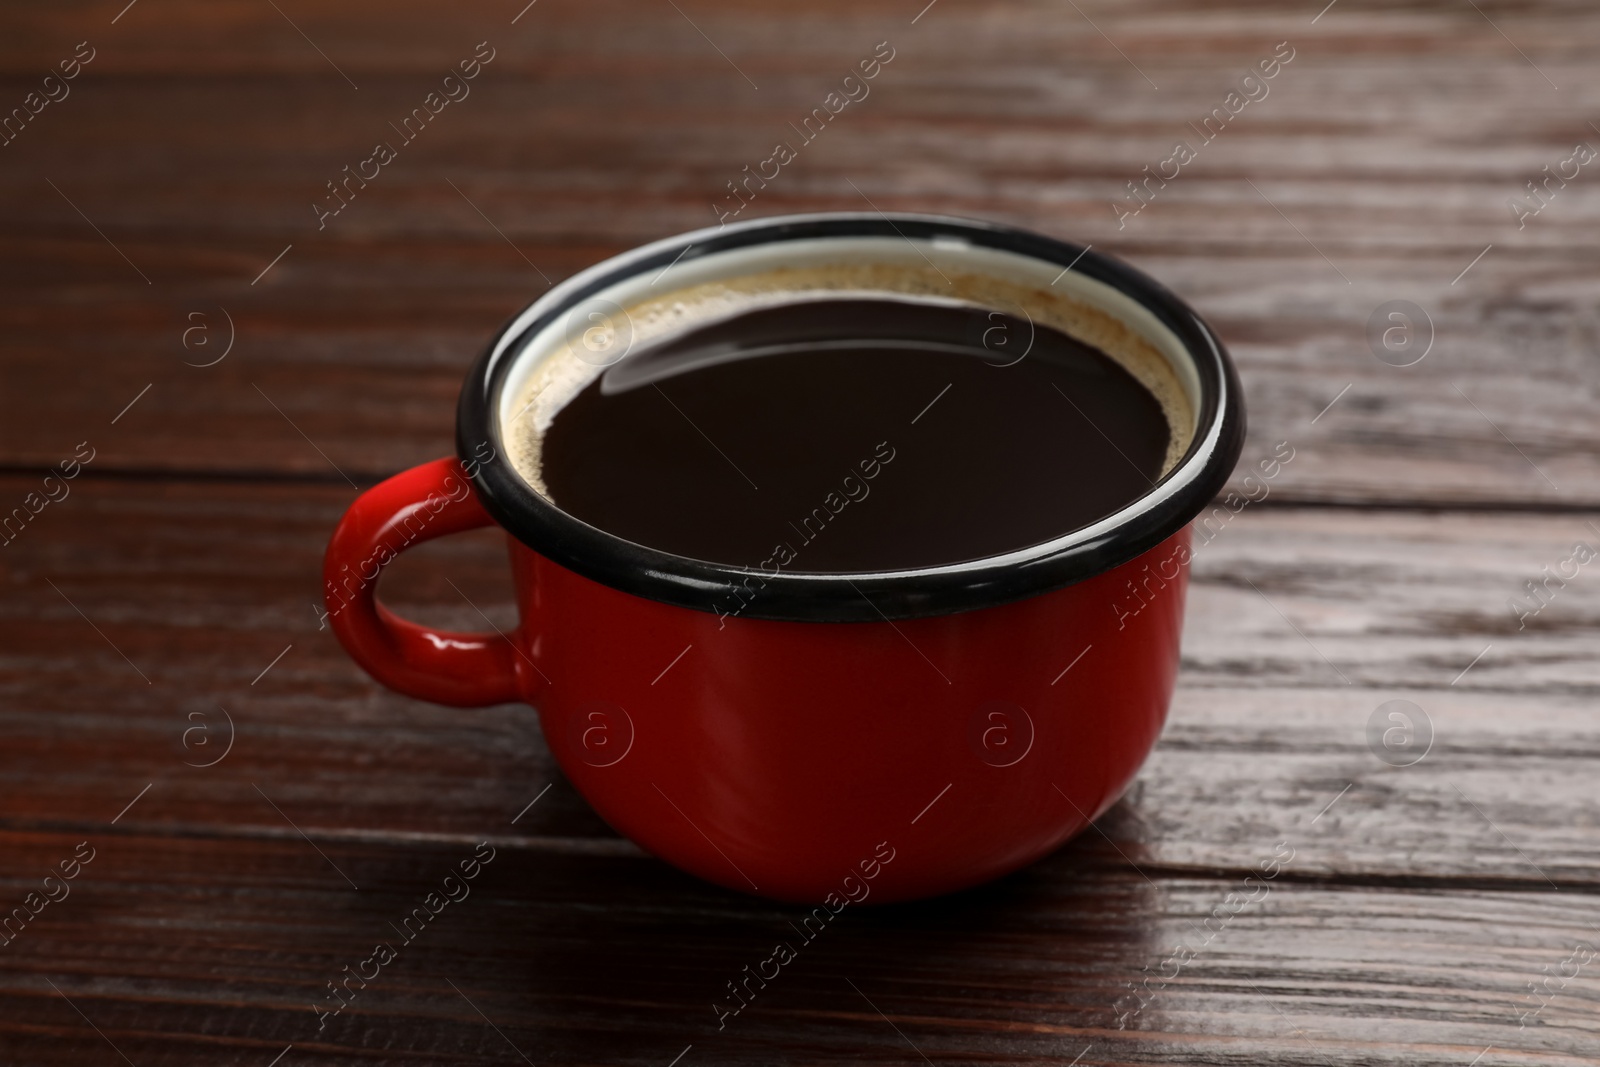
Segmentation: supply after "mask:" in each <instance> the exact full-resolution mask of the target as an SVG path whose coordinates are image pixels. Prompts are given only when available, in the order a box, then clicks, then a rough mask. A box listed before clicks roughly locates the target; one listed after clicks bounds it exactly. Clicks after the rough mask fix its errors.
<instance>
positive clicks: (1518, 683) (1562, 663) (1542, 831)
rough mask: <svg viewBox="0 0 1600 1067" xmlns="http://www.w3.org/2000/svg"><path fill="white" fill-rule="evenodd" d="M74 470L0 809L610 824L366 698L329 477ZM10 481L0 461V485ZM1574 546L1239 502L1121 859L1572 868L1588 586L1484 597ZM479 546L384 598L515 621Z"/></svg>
mask: <svg viewBox="0 0 1600 1067" xmlns="http://www.w3.org/2000/svg"><path fill="white" fill-rule="evenodd" d="M72 484H73V485H74V489H73V492H72V495H71V496H70V497H68V498H67V499H66V500H64V501H62V502H60V503H59V504H52V505H50V506H49V507H48V508H47V509H46V510H45V511H44V512H43V513H42V514H41V515H40V516H39V518H38V519H37V520H35V523H34V525H31V526H29V527H28V528H27V529H25V530H24V531H23V533H22V536H20V537H18V538H17V539H16V540H15V541H13V542H12V543H10V544H9V545H8V546H6V547H5V550H4V555H3V556H0V563H3V564H4V568H5V570H4V572H3V576H4V581H5V582H6V585H7V587H8V588H9V589H10V590H11V595H10V596H8V597H7V598H6V599H5V601H4V602H3V604H0V633H3V634H4V641H3V642H0V648H4V649H5V652H4V657H3V659H0V692H3V693H4V702H3V703H4V707H5V709H6V710H5V712H4V714H3V715H0V732H3V735H4V738H5V741H4V744H5V750H6V751H7V752H8V753H13V754H14V758H12V759H8V760H6V761H4V763H3V764H0V789H3V795H4V796H5V798H6V799H5V803H4V805H3V806H0V810H3V811H4V812H5V813H6V820H7V822H6V825H9V826H13V827H20V826H31V827H38V828H50V827H56V828H60V829H62V830H65V829H66V828H68V827H80V826H81V827H93V826H97V825H100V824H102V822H103V821H105V820H109V819H110V818H111V817H112V816H114V815H115V814H116V813H117V812H118V811H119V810H120V809H121V808H122V807H123V806H124V805H126V804H127V803H128V802H129V801H130V799H132V798H133V797H134V795H135V794H136V793H138V792H139V791H140V790H142V789H144V787H145V786H147V785H149V786H151V788H150V790H149V792H148V794H147V795H145V796H144V797H143V798H142V799H141V800H140V801H139V803H138V804H137V805H136V806H135V807H134V808H133V810H132V811H130V812H129V814H128V815H127V816H126V817H125V819H124V820H123V824H125V825H127V826H129V827H133V828H137V829H140V830H141V831H144V832H155V831H156V830H158V829H160V828H166V829H167V830H168V831H170V832H173V833H180V834H194V835H201V836H205V835H212V834H245V835H250V836H257V837H286V838H287V837H292V836H293V834H294V831H293V829H292V827H291V825H290V820H292V821H293V823H294V824H295V825H299V826H301V827H304V828H307V829H309V830H315V831H316V832H318V833H324V834H331V835H333V836H334V837H336V838H338V839H340V840H371V839H378V840H395V841H404V840H407V839H408V835H416V834H422V835H429V834H433V835H447V836H449V839H452V840H454V839H456V838H459V837H460V836H461V835H464V834H473V833H479V834H496V835H499V836H501V837H504V838H505V839H506V840H508V841H514V840H520V839H522V838H538V839H540V840H541V841H543V839H546V838H549V839H557V840H556V842H555V843H550V844H549V847H552V848H564V847H568V846H567V845H565V844H562V843H561V842H569V841H571V840H573V839H579V838H583V839H586V838H592V837H599V838H604V839H609V831H608V830H606V829H605V828H604V826H603V825H602V824H600V822H599V820H598V819H596V818H595V816H594V815H593V814H592V813H591V812H590V811H589V810H588V808H587V807H586V805H584V804H583V802H582V800H581V798H579V797H578V796H577V795H576V794H575V793H574V792H573V791H572V790H571V788H570V787H569V786H568V785H567V784H566V783H565V782H564V780H563V779H562V778H561V777H560V774H559V772H558V771H557V770H556V769H555V768H554V766H553V765H552V763H551V761H550V757H549V755H548V753H547V751H546V750H545V748H544V745H543V742H542V740H541V738H540V736H539V733H538V728H537V725H536V721H535V718H534V716H533V714H532V713H531V712H530V711H529V710H527V709H525V708H520V707H516V706H504V707H498V708H491V709H483V710H475V711H461V710H454V709H447V708H437V707H433V706H430V705H426V704H422V703H419V702H416V701H411V700H408V699H405V698H402V697H399V696H396V695H394V694H391V693H388V692H385V691H383V690H382V689H380V688H379V687H378V686H377V685H376V684H375V683H373V682H371V681H370V680H369V679H367V678H366V677H365V676H364V675H363V674H362V673H361V672H360V671H359V670H358V669H357V668H356V667H355V666H354V665H353V664H352V663H351V662H350V661H349V660H348V658H347V657H346V656H345V655H344V653H343V652H342V650H340V649H339V648H338V646H337V644H336V643H335V642H334V641H333V639H332V636H331V634H329V633H328V632H327V631H325V630H322V631H319V630H318V625H319V620H318V617H317V613H316V609H315V607H314V602H315V598H316V596H317V594H318V587H317V578H316V575H317V573H318V561H319V560H320V556H321V552H322V549H323V546H324V543H325V540H326V537H327V534H328V531H329V530H330V529H331V528H332V525H333V523H334V522H335V520H336V519H337V516H338V514H339V512H340V510H341V508H342V507H343V506H344V505H345V503H346V502H347V501H348V500H349V499H350V498H351V496H352V495H353V493H352V492H351V491H350V490H349V489H348V487H343V488H341V487H338V486H283V485H276V484H254V485H234V484H230V483H216V484H208V483H172V482H163V481H154V482H149V481H145V482H141V481H131V480H123V479H111V478H94V477H92V476H89V475H85V476H83V477H81V478H80V479H79V480H78V481H76V482H74V483H72ZM29 488H31V485H30V484H29V483H28V482H26V481H25V480H23V479H19V478H7V479H0V492H4V493H5V494H7V495H6V497H5V499H12V498H17V499H20V498H21V496H22V494H23V493H24V492H26V491H27V489H29ZM1577 540H1585V541H1587V542H1588V543H1591V544H1593V543H1596V542H1597V541H1600V534H1596V533H1595V532H1594V531H1592V530H1589V529H1588V527H1587V526H1586V524H1585V523H1584V522H1582V521H1580V520H1579V519H1578V518H1577V517H1574V516H1567V515H1544V516H1528V515H1501V514H1467V513H1446V514H1427V513H1415V512H1352V511H1347V510H1342V509H1307V508H1287V507H1279V508H1274V507H1270V506H1267V507H1257V508H1254V509H1248V510H1246V511H1245V512H1244V513H1243V514H1241V515H1239V516H1238V517H1237V518H1235V519H1233V520H1232V521H1231V522H1230V523H1229V524H1228V525H1227V526H1226V527H1225V528H1223V529H1222V531H1221V532H1220V533H1219V534H1218V535H1217V536H1216V538H1215V540H1214V541H1213V542H1212V543H1211V544H1210V545H1209V546H1207V547H1206V548H1204V549H1202V550H1201V552H1200V554H1199V556H1198V558H1197V562H1196V564H1195V584H1194V586H1193V587H1192V591H1191V599H1190V614H1189V618H1188V628H1187V631H1186V638H1185V640H1186V645H1185V653H1184V667H1183V672H1182V675H1181V683H1180V688H1179V693H1178V696H1177V699H1176V702H1175V706H1174V711H1173V715H1172V720H1171V722H1170V724H1169V727H1168V729H1167V732H1166V735H1165V737H1164V739H1163V741H1162V743H1161V746H1160V747H1159V748H1158V749H1157V752H1156V754H1155V756H1154V757H1153V758H1152V761H1151V762H1150V764H1149V765H1148V766H1147V768H1146V770H1145V771H1144V773H1143V774H1142V776H1141V778H1140V779H1139V784H1138V785H1137V787H1136V788H1135V790H1134V792H1133V793H1132V794H1131V795H1130V797H1129V798H1128V800H1127V801H1125V803H1124V804H1123V805H1122V807H1121V808H1120V809H1119V810H1118V813H1117V814H1116V815H1115V817H1114V818H1113V819H1112V820H1111V821H1110V822H1108V823H1107V827H1108V829H1109V830H1110V832H1111V834H1112V835H1113V836H1114V837H1115V838H1116V839H1117V840H1118V842H1119V845H1118V847H1121V848H1122V849H1124V851H1125V852H1126V853H1127V856H1128V858H1129V859H1131V860H1133V861H1134V862H1137V863H1139V864H1140V865H1141V866H1144V865H1149V866H1151V867H1152V868H1155V869H1161V870H1168V869H1171V870H1188V871H1216V870H1227V871H1236V870H1239V869H1242V868H1244V867H1247V866H1249V864H1250V863H1251V862H1253V861H1251V860H1250V858H1249V857H1250V855H1251V854H1252V852H1253V850H1254V849H1255V847H1256V844H1257V842H1258V841H1259V840H1260V838H1261V837H1262V836H1263V835H1268V834H1273V833H1277V834H1286V833H1290V832H1292V831H1300V832H1305V831H1307V830H1308V828H1310V827H1313V826H1314V827H1315V828H1316V833H1315V834H1314V835H1310V836H1309V837H1308V840H1307V843H1306V844H1305V845H1304V847H1303V848H1302V853H1301V859H1300V861H1299V862H1300V865H1301V869H1303V870H1307V871H1317V872H1320V873H1323V874H1326V875H1329V876H1341V877H1343V876H1349V877H1360V878H1376V879H1388V880H1391V881H1392V880H1397V879H1398V880H1404V879H1410V878H1425V877H1440V878H1447V879H1453V880H1455V882H1456V883H1460V884H1472V885H1480V884H1481V885H1488V886H1498V885H1510V886H1528V887H1534V888H1537V887H1539V886H1543V885H1546V882H1545V878H1546V877H1548V878H1550V879H1553V880H1554V881H1555V882H1556V883H1558V884H1561V885H1563V886H1566V885H1579V884H1592V883H1593V882H1594V881H1595V880H1596V879H1597V878H1600V848H1597V842H1596V839H1595V836H1594V833H1593V827H1594V825H1596V823H1597V821H1600V808H1597V803H1600V802H1597V800H1596V798H1595V795H1594V791H1593V789H1592V782H1593V776H1594V774H1595V772H1596V761H1597V760H1600V723H1597V722H1596V720H1595V718H1594V716H1593V714H1592V704H1593V700H1594V693H1595V691H1596V687H1597V682H1600V679H1597V678H1596V666H1595V663H1594V659H1593V632H1594V625H1595V623H1594V620H1595V618H1596V616H1597V609H1600V584H1596V583H1595V581H1594V577H1593V575H1591V574H1590V573H1589V572H1588V570H1587V569H1584V570H1580V572H1579V574H1578V576H1577V577H1575V578H1573V579H1572V580H1571V581H1570V582H1569V583H1568V584H1567V586H1566V587H1565V588H1561V589H1558V590H1556V591H1555V592H1554V594H1553V595H1552V599H1551V601H1550V603H1549V605H1548V606H1547V607H1546V608H1544V609H1543V610H1542V611H1540V612H1539V613H1538V614H1537V615H1533V616H1531V617H1530V618H1529V619H1528V623H1529V626H1528V628H1527V629H1526V630H1524V631H1519V630H1518V629H1517V626H1518V619H1517V616H1516V615H1515V613H1514V612H1513V611H1512V610H1511V608H1510V607H1509V605H1508V599H1509V598H1510V597H1511V596H1514V595H1517V594H1519V593H1520V592H1521V591H1522V583H1523V582H1525V581H1527V580H1529V579H1530V578H1537V577H1539V576H1540V574H1541V568H1542V567H1544V566H1546V565H1547V564H1549V565H1556V564H1558V563H1559V561H1560V560H1561V559H1563V558H1564V557H1565V556H1566V555H1567V554H1568V553H1569V552H1570V551H1571V549H1572V545H1573V543H1574V542H1575V541H1577ZM502 552H503V548H502V547H501V544H500V540H499V538H498V536H497V535H494V534H491V533H481V534H474V535H470V536H463V537H459V538H454V539H449V540H446V541H442V542H438V543H436V544H433V545H430V546H426V547H424V548H423V549H420V550H418V552H417V554H416V558H411V557H410V556H408V558H407V559H406V560H405V561H404V563H403V564H401V565H397V567H396V568H395V573H394V574H393V575H392V577H391V578H390V579H389V580H388V581H387V584H386V585H385V596H386V598H389V599H391V600H392V601H393V602H394V603H395V604H396V605H397V608H398V609H399V610H401V611H403V612H407V613H411V614H413V615H417V616H419V617H423V618H429V619H433V620H435V621H436V622H439V623H443V624H448V625H451V626H454V627H457V628H462V629H476V628H482V626H483V623H482V619H481V616H479V615H478V614H477V610H478V608H481V609H482V610H483V611H485V612H487V613H488V614H489V615H490V616H491V617H492V618H495V619H496V620H497V625H501V626H507V625H509V624H510V623H511V621H512V615H511V605H510V601H509V596H508V594H507V591H506V588H505V585H504V582H505V578H504V566H505V564H504V561H503V557H502ZM50 583H54V585H55V586H56V587H57V588H52V587H51V584H50ZM451 583H454V584H455V586H456V587H457V588H452V586H451ZM458 589H459V592H458ZM58 590H59V591H58ZM67 598H71V603H69V602H68V599H67ZM468 598H470V600H469V599H468ZM1107 607H1108V610H1111V609H1110V606H1109V605H1108V606H1107ZM80 611H81V612H82V614H81V615H80V614H79V612H80ZM91 622H92V623H93V627H91V625H90V623H91ZM95 628H98V630H99V632H98V633H97V632H96V629H95ZM113 644H114V646H115V647H113ZM290 646H292V647H290ZM1486 646H1487V651H1485V649H1486ZM285 649H287V651H285ZM280 653H281V654H282V656H281V658H278V657H279V656H280ZM1480 653H1481V655H1480ZM124 654H125V655H126V657H127V659H124V658H123V655H124ZM1324 657H1326V658H1324ZM268 668H270V669H268ZM1469 668H1470V669H1469ZM264 670H265V674H263V673H262V672H263V671H264ZM146 678H148V679H149V684H146V681H145V679H146ZM1344 679H1348V684H1346V681H1345V680H1344ZM1396 699H1403V700H1410V701H1413V702H1414V703H1416V704H1417V705H1418V706H1419V707H1420V708H1421V709H1422V711H1423V713H1424V714H1425V715H1426V716H1427V717H1428V720H1429V722H1430V723H1431V727H1432V732H1433V746H1432V750H1431V751H1430V752H1428V754H1427V757H1426V758H1425V759H1423V760H1422V761H1421V762H1419V763H1417V764H1416V765H1414V766H1410V767H1404V768H1401V767H1395V766H1391V765H1390V764H1388V763H1385V762H1383V761H1382V760H1381V759H1380V758H1379V756H1378V755H1376V754H1375V751H1374V750H1373V749H1372V748H1370V747H1369V740H1368V735H1367V729H1368V722H1369V720H1370V719H1371V718H1372V716H1373V715H1374V714H1375V713H1376V712H1377V709H1378V708H1379V706H1380V705H1382V704H1384V703H1385V702H1387V701H1390V700H1396ZM219 708H220V709H226V710H227V712H228V713H229V714H230V715H231V716H232V721H233V723H234V725H235V728H236V731H237V738H238V740H237V743H236V745H235V747H234V749H233V750H232V751H231V752H230V753H229V755H228V756H227V758H226V759H225V760H223V761H221V762H219V763H218V764H217V765H216V766H215V767H212V768H208V769H206V768H199V767H195V766H185V763H186V762H187V763H189V764H200V763H205V762H209V761H211V760H213V759H215V758H216V756H217V755H218V754H219V753H220V752H221V747H220V746H221V744H222V743H223V741H224V740H225V738H226V727H225V720H224V718H223V717H222V716H221V715H220V714H218V709H219ZM193 727H205V728H206V730H203V731H201V732H197V733H193V734H190V735H189V741H190V742H191V744H190V747H189V748H188V749H185V747H184V744H183V741H184V737H185V731H187V730H189V729H191V728H193ZM210 731H214V733H212V732H210ZM203 738H204V739H208V743H211V742H210V740H209V739H212V738H214V739H215V743H213V744H212V747H211V748H209V749H206V748H204V747H203V746H202V745H201V744H200V741H201V739H203ZM1412 751H1415V750H1412ZM552 782H553V783H555V784H554V785H553V786H552V787H551V789H550V792H549V794H548V795H546V796H544V798H543V799H542V800H540V802H539V803H538V804H537V805H536V806H535V807H534V808H533V809H532V810H531V811H529V812H528V813H527V814H526V816H525V817H523V818H521V819H520V820H519V821H518V822H517V823H516V824H515V825H514V826H513V825H512V822H511V820H512V819H513V818H514V817H515V816H517V815H518V813H519V812H521V810H522V809H523V808H524V807H525V806H526V805H527V804H528V803H529V801H530V800H532V799H533V798H534V797H535V796H536V795H538V794H539V793H540V791H541V790H543V789H544V788H545V787H546V786H547V785H550V784H551V783H552ZM1347 786H1348V787H1349V789H1348V792H1346V793H1344V794H1343V796H1342V799H1339V800H1338V804H1337V806H1335V807H1334V808H1333V809H1332V810H1330V811H1328V812H1327V813H1326V814H1325V815H1320V816H1319V813H1321V812H1322V809H1323V808H1324V807H1325V806H1327V805H1328V804H1329V803H1330V801H1333V800H1335V799H1336V797H1339V796H1340V794H1341V791H1342V790H1345V789H1346V787H1347ZM263 793H265V794H266V797H270V798H271V803H269V802H268V801H267V800H266V798H265V797H264V796H263ZM271 804H277V805H278V806H279V807H280V808H281V812H279V811H274V810H273V808H272V806H271ZM525 844H527V843H526V842H525ZM529 847H531V845H530V846H529ZM541 847H543V846H541ZM1089 847H1091V848H1098V849H1101V850H1102V851H1105V852H1106V853H1107V854H1108V855H1110V854H1111V846H1109V845H1107V844H1105V843H1104V842H1101V843H1099V844H1092V845H1091V846H1089Z"/></svg>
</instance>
